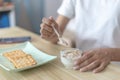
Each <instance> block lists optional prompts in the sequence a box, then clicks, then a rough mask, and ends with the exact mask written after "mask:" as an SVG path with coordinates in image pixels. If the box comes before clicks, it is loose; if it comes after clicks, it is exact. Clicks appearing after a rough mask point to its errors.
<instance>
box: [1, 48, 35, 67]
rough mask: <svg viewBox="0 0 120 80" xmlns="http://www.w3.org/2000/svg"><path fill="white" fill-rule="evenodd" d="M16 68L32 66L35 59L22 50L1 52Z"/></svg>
mask: <svg viewBox="0 0 120 80" xmlns="http://www.w3.org/2000/svg"><path fill="white" fill-rule="evenodd" d="M3 56H5V57H6V58H7V59H8V60H9V61H10V62H12V63H13V65H14V66H15V67H16V68H24V67H28V66H33V65H35V64H36V61H35V60H34V58H33V57H32V56H31V55H30V54H26V53H25V52H23V51H22V50H15V51H11V52H6V53H4V54H3Z"/></svg>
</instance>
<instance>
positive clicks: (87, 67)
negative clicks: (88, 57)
mask: <svg viewBox="0 0 120 80" xmlns="http://www.w3.org/2000/svg"><path fill="white" fill-rule="evenodd" d="M99 65H100V62H99V61H94V62H92V63H91V64H89V65H87V66H85V67H83V68H81V69H80V71H82V72H84V71H90V70H93V69H94V68H96V67H98V66H99Z"/></svg>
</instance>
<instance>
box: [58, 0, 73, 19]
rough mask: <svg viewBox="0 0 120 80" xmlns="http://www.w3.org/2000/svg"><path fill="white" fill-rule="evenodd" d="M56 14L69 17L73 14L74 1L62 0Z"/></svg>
mask: <svg viewBox="0 0 120 80" xmlns="http://www.w3.org/2000/svg"><path fill="white" fill-rule="evenodd" d="M57 12H58V14H60V15H63V16H66V17H67V18H69V19H71V18H73V17H74V15H75V10H74V3H73V1H72V0H63V2H62V4H61V6H60V8H59V9H58V11H57Z"/></svg>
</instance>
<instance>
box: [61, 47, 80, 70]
mask: <svg viewBox="0 0 120 80" xmlns="http://www.w3.org/2000/svg"><path fill="white" fill-rule="evenodd" d="M81 56H82V51H81V50H79V49H76V48H71V49H65V50H62V51H60V57H61V62H62V63H63V65H64V66H65V67H66V68H67V69H72V68H73V65H74V60H75V59H76V58H78V57H81Z"/></svg>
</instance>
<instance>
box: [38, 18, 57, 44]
mask: <svg viewBox="0 0 120 80" xmlns="http://www.w3.org/2000/svg"><path fill="white" fill-rule="evenodd" d="M52 24H54V27H55V28H56V30H57V31H58V32H59V29H58V24H57V23H56V21H55V20H54V19H53V18H52V17H49V18H48V19H47V18H43V19H42V24H41V25H40V27H41V29H40V33H41V38H43V39H46V40H48V41H50V42H52V43H57V41H58V36H57V35H56V33H55V31H54V30H53V28H52Z"/></svg>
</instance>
